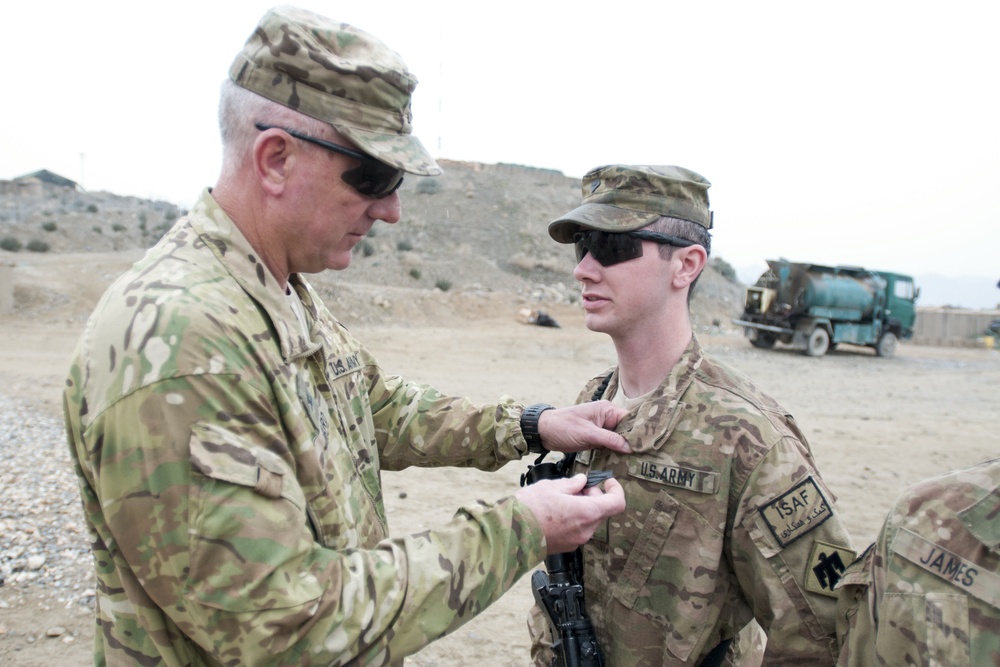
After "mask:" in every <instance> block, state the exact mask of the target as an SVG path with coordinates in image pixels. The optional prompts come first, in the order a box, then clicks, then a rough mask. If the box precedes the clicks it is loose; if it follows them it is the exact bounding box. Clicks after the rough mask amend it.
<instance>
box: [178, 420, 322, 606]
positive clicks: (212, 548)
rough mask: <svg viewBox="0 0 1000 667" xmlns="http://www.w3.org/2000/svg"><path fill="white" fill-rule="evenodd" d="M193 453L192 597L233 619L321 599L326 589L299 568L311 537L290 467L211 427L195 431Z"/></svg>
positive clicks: (189, 584) (190, 519)
mask: <svg viewBox="0 0 1000 667" xmlns="http://www.w3.org/2000/svg"><path fill="white" fill-rule="evenodd" d="M190 448H191V455H190V461H191V472H192V480H191V493H190V501H189V502H190V505H189V516H188V546H189V553H190V569H189V576H188V579H187V594H188V595H189V596H191V597H193V598H194V599H195V600H197V601H198V602H200V603H201V604H204V605H206V606H209V607H214V608H218V609H225V610H227V611H234V612H241V611H252V610H256V609H262V608H272V609H275V608H287V607H293V606H298V605H302V604H305V603H307V602H309V601H311V600H315V599H317V598H318V597H319V596H320V595H321V594H322V587H321V586H320V584H319V582H318V581H317V580H316V578H315V577H313V576H311V575H309V576H301V575H300V574H299V566H298V565H297V563H299V562H300V560H301V559H302V558H303V557H304V556H305V555H306V554H308V553H309V551H310V550H311V549H312V547H313V534H312V531H311V530H310V528H309V524H308V519H307V518H306V510H305V508H306V501H305V496H304V494H303V493H302V489H301V487H300V486H299V485H298V482H297V481H296V479H295V475H294V473H293V471H292V470H291V468H290V467H289V466H288V464H286V463H285V462H284V461H283V460H281V459H280V458H279V457H278V456H276V455H274V454H273V453H271V452H268V451H266V450H263V449H260V448H256V447H250V446H248V445H247V444H246V443H244V442H242V441H241V440H239V439H238V438H237V437H236V436H235V435H234V434H232V433H229V432H228V431H225V430H224V429H221V428H218V427H217V426H213V425H201V424H199V425H195V426H194V427H193V428H192V434H191V440H190Z"/></svg>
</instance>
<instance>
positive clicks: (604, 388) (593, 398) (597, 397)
mask: <svg viewBox="0 0 1000 667" xmlns="http://www.w3.org/2000/svg"><path fill="white" fill-rule="evenodd" d="M614 374H615V372H614V371H611V372H610V373H608V376H607V377H606V378H604V381H603V382H601V385H600V386H599V387H598V388H597V390H596V391H595V392H594V395H593V396H591V397H590V400H591V401H599V400H601V396H604V392H605V391H607V389H608V384H610V382H611V376H612V375H614Z"/></svg>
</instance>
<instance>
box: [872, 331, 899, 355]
mask: <svg viewBox="0 0 1000 667" xmlns="http://www.w3.org/2000/svg"><path fill="white" fill-rule="evenodd" d="M875 354H877V355H878V356H880V357H891V356H892V355H894V354H896V334H894V333H892V332H891V331H886V332H885V333H884V334H882V337H881V338H879V339H878V342H877V343H876V344H875Z"/></svg>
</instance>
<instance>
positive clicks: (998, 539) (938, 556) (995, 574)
mask: <svg viewBox="0 0 1000 667" xmlns="http://www.w3.org/2000/svg"><path fill="white" fill-rule="evenodd" d="M837 591H838V593H839V594H840V600H839V604H840V607H839V609H838V618H837V621H838V631H839V632H840V633H841V638H842V641H843V649H842V650H841V654H840V662H839V663H838V664H839V665H844V666H848V665H849V666H852V667H853V666H858V667H863V666H867V665H949V667H961V666H963V665H974V666H976V667H979V666H981V665H1000V459H994V460H992V461H987V462H985V463H980V464H979V465H975V466H972V467H969V468H965V469H964V470H955V471H952V472H950V473H947V474H945V475H941V476H939V477H934V478H931V479H927V480H924V481H922V482H919V483H918V484H915V485H913V486H912V487H910V488H909V489H907V491H906V492H905V493H903V495H902V496H900V498H899V500H897V501H896V504H895V506H894V507H893V508H892V509H891V510H890V511H889V515H888V517H887V518H886V521H885V524H884V525H883V527H882V531H881V532H880V533H879V536H878V539H877V540H876V541H875V543H874V544H873V545H872V546H870V547H869V548H868V550H867V551H866V552H865V554H864V556H863V557H861V558H859V559H858V560H857V561H856V562H855V563H854V564H852V565H851V566H850V568H848V570H847V572H846V573H845V574H844V577H843V579H842V580H841V582H840V584H839V585H838V587H837Z"/></svg>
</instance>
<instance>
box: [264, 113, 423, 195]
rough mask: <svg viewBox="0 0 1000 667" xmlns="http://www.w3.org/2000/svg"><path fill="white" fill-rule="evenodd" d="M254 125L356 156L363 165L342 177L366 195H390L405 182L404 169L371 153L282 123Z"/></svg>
mask: <svg viewBox="0 0 1000 667" xmlns="http://www.w3.org/2000/svg"><path fill="white" fill-rule="evenodd" d="M254 127H256V128H257V129H258V130H260V131H261V132H263V131H264V130H273V129H278V130H283V131H284V132H287V133H288V134H290V135H292V136H293V137H295V138H296V139H301V140H302V141H307V142H309V143H310V144H316V145H317V146H322V147H323V148H325V149H327V150H328V151H333V152H334V153H340V154H341V155H346V156H347V157H352V158H354V159H355V160H357V161H358V162H360V163H361V166H359V167H355V168H354V169H348V170H347V171H345V172H344V173H343V174H341V175H340V178H341V179H343V181H344V182H345V183H347V184H348V185H350V186H351V187H352V188H354V189H355V190H357V191H358V192H360V193H361V194H363V195H365V196H366V197H374V198H375V199H382V198H383V197H388V196H389V195H391V194H392V193H393V192H395V191H396V190H398V189H399V186H400V185H402V184H403V174H404V173H406V172H404V171H403V170H402V169H397V168H396V167H392V166H390V165H387V164H386V163H385V162H380V161H379V160H376V159H375V158H373V157H372V156H371V155H366V154H365V153H360V152H358V151H352V150H351V149H350V148H345V147H343V146H338V145H337V144H334V143H330V142H329V141H324V140H323V139H317V138H316V137H310V136H309V135H308V134H303V133H302V132H299V131H297V130H292V129H289V128H287V127H282V126H280V125H267V124H265V123H254Z"/></svg>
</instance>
